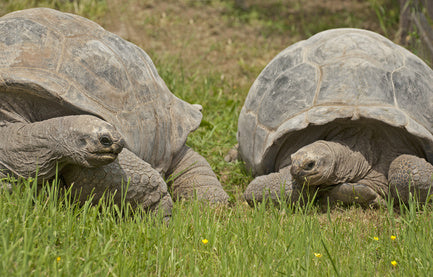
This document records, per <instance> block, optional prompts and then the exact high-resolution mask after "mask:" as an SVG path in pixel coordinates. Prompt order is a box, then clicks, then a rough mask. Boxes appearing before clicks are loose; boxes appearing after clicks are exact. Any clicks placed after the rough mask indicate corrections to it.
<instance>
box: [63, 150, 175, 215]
mask: <svg viewBox="0 0 433 277" xmlns="http://www.w3.org/2000/svg"><path fill="white" fill-rule="evenodd" d="M62 177H63V178H64V180H65V182H66V184H67V185H72V191H73V192H74V193H76V194H77V195H79V200H80V201H81V202H84V201H86V200H87V199H88V197H90V196H92V197H93V199H92V202H93V203H97V202H98V201H99V199H101V197H103V195H104V193H108V192H111V193H115V195H114V201H115V203H116V204H120V203H121V201H122V198H121V197H122V193H124V192H125V190H126V188H128V190H127V191H126V195H124V197H125V200H126V202H129V203H131V204H132V206H133V207H134V206H141V207H143V208H144V209H145V210H151V211H157V210H160V209H161V210H162V211H163V215H164V217H169V216H170V215H171V209H172V207H173V202H172V200H171V197H170V195H169V194H168V191H167V184H166V183H165V182H164V180H163V179H162V177H161V175H160V174H159V173H158V171H156V170H155V169H154V168H152V166H151V165H150V164H148V163H146V162H145V161H143V160H142V159H140V158H139V157H137V156H136V155H135V154H134V153H132V152H131V151H129V150H128V149H126V148H124V149H123V150H122V152H121V153H120V154H119V156H118V157H117V159H116V160H115V161H114V162H112V163H110V164H108V165H104V166H100V167H95V168H83V167H80V166H75V165H69V166H66V167H65V168H64V169H63V171H62ZM122 185H123V187H122Z"/></svg>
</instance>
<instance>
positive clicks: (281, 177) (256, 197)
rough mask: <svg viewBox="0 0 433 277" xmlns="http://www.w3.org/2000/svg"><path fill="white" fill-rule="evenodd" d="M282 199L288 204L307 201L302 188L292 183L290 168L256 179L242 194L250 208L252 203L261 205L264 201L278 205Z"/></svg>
mask: <svg viewBox="0 0 433 277" xmlns="http://www.w3.org/2000/svg"><path fill="white" fill-rule="evenodd" d="M303 192H304V193H303ZM301 195H302V197H304V198H302V197H301ZM282 197H283V198H284V199H285V200H286V201H288V202H290V203H296V202H297V201H298V200H303V199H304V200H306V201H307V200H308V195H307V194H306V192H305V191H304V190H303V189H302V186H298V185H297V184H295V183H294V182H293V180H292V175H291V174H290V166H288V167H285V168H282V169H281V170H280V171H279V172H273V173H270V174H268V175H262V176H258V177H256V178H255V179H254V180H253V181H251V183H250V184H249V185H248V186H247V189H246V190H245V192H244V198H245V200H246V201H247V202H248V204H249V205H250V206H254V202H256V203H261V202H263V201H265V200H266V199H269V200H271V201H272V203H274V204H275V205H278V204H279V203H281V200H283V199H282Z"/></svg>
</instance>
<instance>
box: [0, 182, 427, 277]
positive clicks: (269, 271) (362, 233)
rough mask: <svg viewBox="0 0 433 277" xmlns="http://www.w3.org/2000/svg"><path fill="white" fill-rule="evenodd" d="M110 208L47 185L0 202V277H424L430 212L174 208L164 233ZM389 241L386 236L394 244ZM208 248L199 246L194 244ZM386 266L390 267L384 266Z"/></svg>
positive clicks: (158, 223) (25, 187) (22, 187)
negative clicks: (79, 201) (81, 201)
mask: <svg viewBox="0 0 433 277" xmlns="http://www.w3.org/2000/svg"><path fill="white" fill-rule="evenodd" d="M125 210H126V208H124V206H122V207H118V206H115V205H112V204H111V201H107V202H105V203H103V202H100V204H99V205H97V206H90V205H89V204H88V203H86V204H84V205H83V206H79V205H77V204H76V202H74V201H73V199H72V197H70V194H69V193H68V192H66V193H59V188H58V186H56V185H55V184H54V185H53V184H51V185H49V184H48V185H46V186H44V188H43V189H39V193H37V192H36V186H35V184H34V183H32V182H26V181H24V182H19V183H17V184H15V185H14V189H13V192H12V193H8V192H7V191H5V190H3V191H1V192H0V233H1V239H0V256H1V257H2V259H1V260H0V272H1V273H2V274H1V275H3V276H4V275H6V274H7V275H9V276H30V275H33V276H41V275H44V276H107V275H109V276H279V275H281V276H338V275H340V276H394V275H406V276H428V275H429V274H430V273H431V272H432V270H433V250H432V248H431V242H432V239H433V232H432V230H433V222H432V221H431V216H432V215H433V211H432V209H431V207H427V208H425V209H424V210H423V212H417V211H419V209H417V208H416V207H415V206H414V205H411V206H410V207H409V208H407V209H406V210H403V213H402V214H401V215H395V214H394V212H393V210H392V209H387V208H386V207H385V208H384V209H383V210H381V211H368V210H367V211H365V210H362V209H358V208H350V209H348V210H344V211H343V210H341V211H339V210H337V211H334V212H333V213H325V214H322V213H320V212H319V211H318V210H317V209H316V208H315V207H314V206H311V205H310V206H309V207H307V208H304V209H300V208H299V207H296V206H295V207H291V208H287V206H286V205H283V207H282V208H281V209H275V208H269V207H266V206H265V205H264V204H260V205H259V206H257V207H256V208H255V209H251V208H250V207H248V206H245V205H244V204H243V203H241V202H235V204H234V206H233V207H230V208H228V207H211V206H208V205H203V204H202V203H200V202H198V201H190V202H178V203H175V205H174V210H173V217H172V219H171V222H170V224H168V225H167V224H165V223H164V222H163V221H162V220H161V217H156V219H155V218H154V217H152V216H150V215H149V214H146V213H144V212H143V211H141V210H135V211H132V212H125ZM391 236H395V237H396V238H395V239H394V240H392V239H391ZM204 240H207V243H206V244H205V243H204V242H203V241H204ZM392 261H396V263H397V265H396V266H393V265H392V264H391V262H392Z"/></svg>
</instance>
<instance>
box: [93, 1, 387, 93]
mask: <svg viewBox="0 0 433 277" xmlns="http://www.w3.org/2000/svg"><path fill="white" fill-rule="evenodd" d="M107 1H108V10H109V12H108V16H106V17H105V18H103V19H102V22H101V23H102V25H103V26H104V27H105V28H106V29H108V30H110V31H112V32H114V33H116V34H118V35H120V36H122V37H123V38H125V39H128V40H130V41H132V42H134V43H136V44H138V45H139V46H140V47H142V48H143V49H144V50H145V51H146V52H147V53H149V54H150V55H151V58H152V59H153V60H154V61H157V60H158V59H165V60H170V59H171V60H173V63H175V64H177V65H178V66H182V70H184V72H185V73H186V74H209V73H216V74H221V78H227V80H230V81H233V82H234V83H235V84H236V85H237V86H238V87H249V86H250V85H251V84H252V82H253V81H254V79H255V77H256V76H257V75H258V73H259V72H260V71H261V69H262V68H263V67H264V66H265V65H266V64H267V63H268V62H269V61H270V60H271V59H272V58H273V57H274V56H275V55H276V54H277V53H278V52H280V51H281V50H283V49H284V48H286V47H287V46H289V45H290V44H292V43H294V42H296V41H299V40H301V39H305V38H307V37H308V36H310V35H312V34H313V32H318V31H321V30H324V29H328V28H336V27H359V28H366V29H370V30H373V31H376V32H381V29H380V26H379V23H378V20H377V16H376V14H375V12H374V10H373V9H372V8H371V7H370V4H369V1H361V0H279V1H278V0H269V1H259V0H233V1H205V0H202V1H187V0H180V1H174V0H165V1H161V0H159V1H158V0H152V1H139V0H129V1H122V0H107ZM119 7H120V8H119Z"/></svg>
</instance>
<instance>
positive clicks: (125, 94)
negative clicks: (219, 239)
mask: <svg viewBox="0 0 433 277" xmlns="http://www.w3.org/2000/svg"><path fill="white" fill-rule="evenodd" d="M0 45H1V48H0V49H1V51H2V53H3V54H1V59H0V89H1V88H4V87H7V88H22V89H23V90H24V91H26V92H28V93H27V94H25V95H23V97H33V98H34V102H32V103H34V104H33V105H34V106H33V107H31V106H29V107H22V109H23V111H28V112H27V113H29V114H30V113H31V111H34V113H35V114H32V115H31V116H29V117H30V118H31V120H32V121H41V120H44V119H48V118H52V117H56V116H58V115H59V114H61V115H67V114H83V113H86V114H93V115H96V116H98V117H101V118H103V119H104V120H106V121H108V122H110V123H112V124H113V125H114V126H116V128H117V129H118V130H119V131H120V133H121V134H122V135H123V137H124V139H125V140H126V145H127V147H128V149H130V150H131V151H132V152H134V153H136V154H137V155H138V156H139V157H141V158H142V159H144V160H145V161H147V162H149V163H150V164H151V165H152V166H153V167H154V168H156V169H158V170H159V171H161V172H164V171H167V169H168V167H169V166H170V164H171V161H172V159H173V155H175V154H176V153H178V152H179V150H180V149H181V148H182V147H183V145H184V144H185V141H186V139H187V136H188V134H189V133H190V132H191V131H194V130H195V129H196V128H197V127H198V126H199V124H200V121H201V117H202V115H201V112H200V111H199V109H197V108H195V107H193V106H192V105H190V104H188V103H186V102H184V101H182V100H180V99H179V98H177V97H176V96H174V95H173V94H172V93H171V92H170V90H169V89H168V88H167V86H166V85H165V83H164V81H163V80H162V79H161V77H160V76H159V75H158V72H157V71H156V68H155V66H154V64H153V62H152V60H151V59H150V58H149V56H148V55H147V54H146V53H145V52H144V51H143V50H142V49H140V48H139V47H137V46H135V45H134V44H132V43H130V42H127V41H125V40H123V39H121V38H120V37H119V36H117V35H115V34H112V33H110V32H107V31H106V30H104V29H103V28H102V27H100V26H99V25H98V24H96V23H94V22H92V21H90V20H88V19H85V18H83V17H80V16H77V15H73V14H68V13H62V12H58V11H55V10H50V9H44V8H37V9H29V10H24V11H17V12H13V13H10V14H7V15H5V16H3V17H2V19H1V25H0ZM30 89H31V92H29V90H30ZM2 94H3V95H2V98H3V97H13V98H17V97H20V96H18V95H16V94H4V93H2ZM20 100H21V99H19V98H18V99H17V100H16V101H20ZM22 103H23V105H30V103H29V101H22ZM36 109H37V110H40V109H44V110H43V111H40V112H36V111H35V110H36ZM7 120H12V119H7ZM4 121H5V119H2V120H1V121H0V124H1V123H2V122H3V123H4ZM143 138H146V139H145V140H143Z"/></svg>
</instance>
